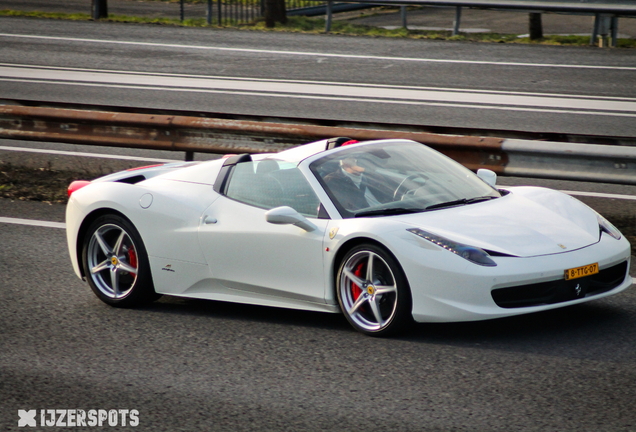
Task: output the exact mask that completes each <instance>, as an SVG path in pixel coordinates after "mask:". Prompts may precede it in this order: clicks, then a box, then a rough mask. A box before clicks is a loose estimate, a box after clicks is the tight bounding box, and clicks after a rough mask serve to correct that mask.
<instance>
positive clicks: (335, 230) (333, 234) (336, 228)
mask: <svg viewBox="0 0 636 432" xmlns="http://www.w3.org/2000/svg"><path fill="white" fill-rule="evenodd" d="M336 234H338V227H333V228H331V230H330V231H329V238H330V239H331V240H333V238H334V237H335V236H336Z"/></svg>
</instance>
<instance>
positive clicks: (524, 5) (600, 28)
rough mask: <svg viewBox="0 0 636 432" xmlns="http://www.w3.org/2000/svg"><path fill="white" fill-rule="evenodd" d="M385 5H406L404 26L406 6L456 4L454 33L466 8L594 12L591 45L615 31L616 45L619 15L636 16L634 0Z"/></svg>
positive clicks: (439, 0) (452, 2)
mask: <svg viewBox="0 0 636 432" xmlns="http://www.w3.org/2000/svg"><path fill="white" fill-rule="evenodd" d="M310 1H311V0H310ZM317 1H318V0H317ZM347 2H349V3H358V4H378V2H377V0H347ZM380 4H382V5H390V6H400V7H401V8H402V26H403V27H406V26H407V25H406V19H407V18H406V16H407V15H406V6H407V5H412V6H445V7H455V8H456V12H455V21H454V23H453V34H455V35H456V34H458V32H459V25H460V20H461V11H462V8H475V9H498V10H516V11H527V12H529V13H541V12H560V13H568V14H588V15H594V17H595V20H594V27H593V29H592V33H591V37H590V45H593V44H594V43H595V42H596V38H597V36H598V35H603V36H606V35H608V34H609V35H611V40H612V42H611V44H612V46H615V45H616V40H617V36H618V19H617V17H619V16H627V17H636V4H635V3H634V1H633V0H586V1H583V0H556V1H555V0H382V1H381V3H380ZM333 5H334V2H333V1H328V3H327V22H326V25H325V31H326V32H327V33H328V32H329V31H330V30H331V23H332V21H333Z"/></svg>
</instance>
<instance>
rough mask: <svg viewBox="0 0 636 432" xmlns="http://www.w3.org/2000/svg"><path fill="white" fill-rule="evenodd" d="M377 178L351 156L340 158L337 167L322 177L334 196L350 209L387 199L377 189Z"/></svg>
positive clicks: (365, 206)
mask: <svg viewBox="0 0 636 432" xmlns="http://www.w3.org/2000/svg"><path fill="white" fill-rule="evenodd" d="M377 180H378V179H375V178H374V176H371V175H369V173H368V172H367V169H366V168H364V167H362V166H360V165H359V164H358V160H357V159H356V158H355V157H351V156H349V157H346V158H344V159H342V160H340V163H339V166H338V168H337V169H336V170H335V171H333V172H331V173H329V174H327V175H326V176H325V177H324V181H325V183H326V184H327V187H329V190H331V192H332V193H333V194H334V195H335V198H336V199H337V200H338V201H339V202H340V204H341V205H342V206H343V207H344V208H346V209H347V210H350V211H357V210H361V209H366V208H369V207H374V206H377V205H380V204H382V203H383V202H387V201H389V200H387V199H386V197H384V194H382V193H381V191H380V190H378V188H377V184H378V181H377Z"/></svg>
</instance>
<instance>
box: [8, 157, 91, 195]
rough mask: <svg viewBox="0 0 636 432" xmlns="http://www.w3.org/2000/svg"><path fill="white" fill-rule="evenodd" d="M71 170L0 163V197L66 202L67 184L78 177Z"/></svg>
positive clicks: (78, 176)
mask: <svg viewBox="0 0 636 432" xmlns="http://www.w3.org/2000/svg"><path fill="white" fill-rule="evenodd" d="M80 177H81V176H80V174H79V173H76V172H72V171H60V170H53V169H51V168H50V167H44V168H25V167H20V166H15V165H12V164H8V163H3V164H0V198H8V199H12V200H20V201H43V202H48V203H66V202H67V201H68V191H67V190H68V185H69V184H70V183H71V182H72V181H73V180H77V179H78V178H80Z"/></svg>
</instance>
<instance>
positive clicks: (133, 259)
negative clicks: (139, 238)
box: [128, 246, 137, 275]
mask: <svg viewBox="0 0 636 432" xmlns="http://www.w3.org/2000/svg"><path fill="white" fill-rule="evenodd" d="M128 262H129V263H130V266H131V267H134V268H137V252H135V249H134V248H133V247H132V246H131V247H130V249H128ZM131 274H135V275H136V274H137V272H131Z"/></svg>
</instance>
